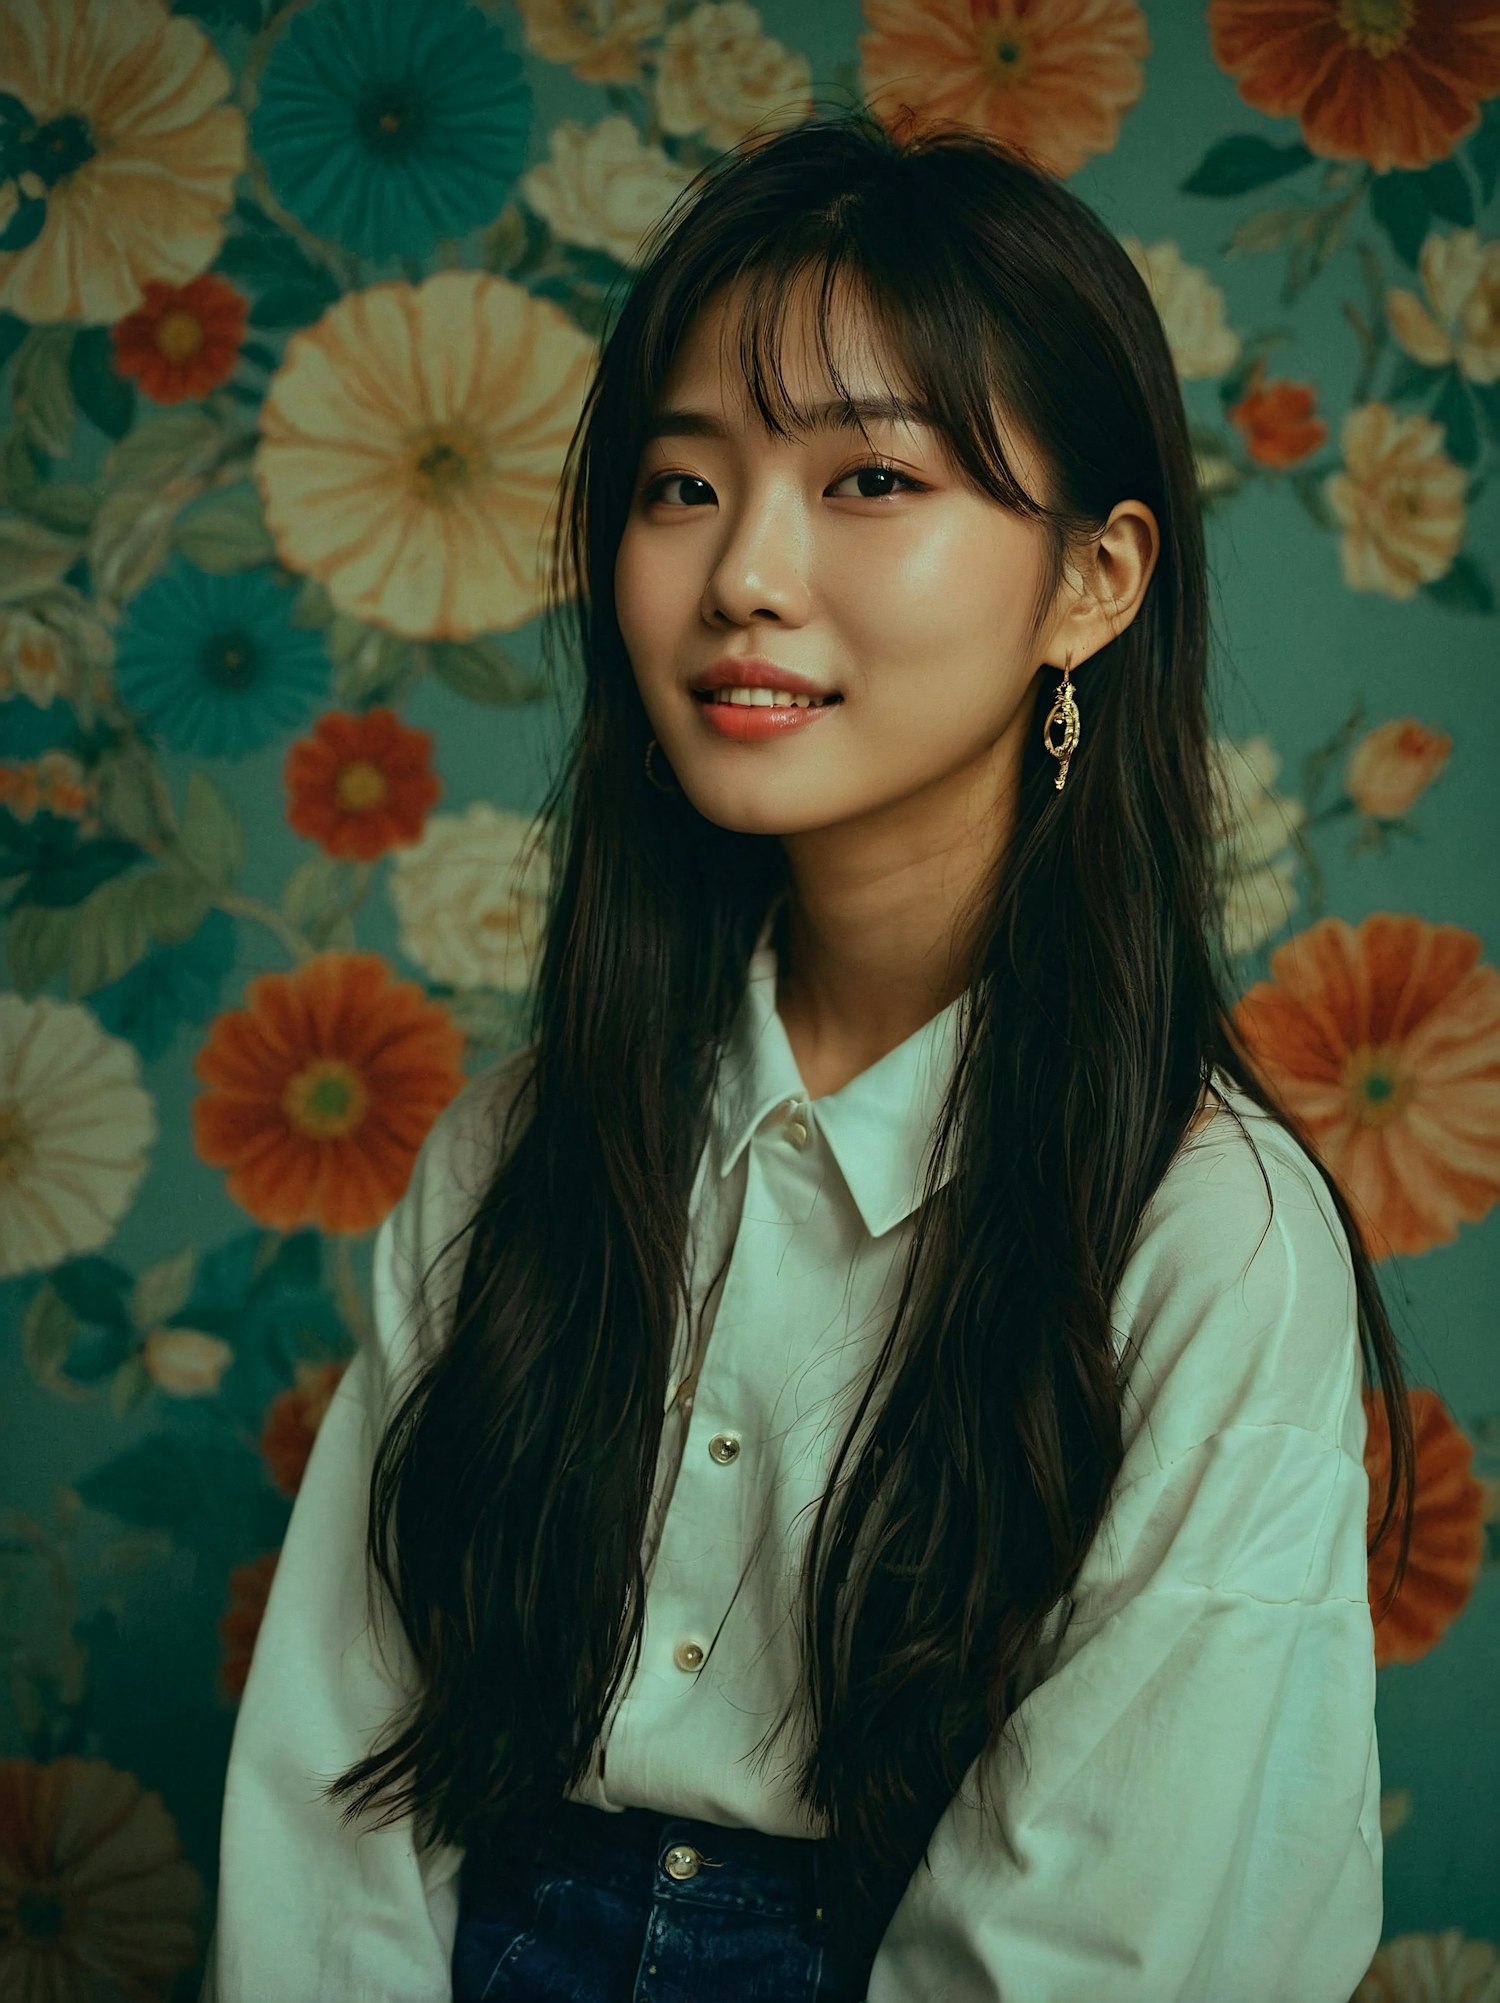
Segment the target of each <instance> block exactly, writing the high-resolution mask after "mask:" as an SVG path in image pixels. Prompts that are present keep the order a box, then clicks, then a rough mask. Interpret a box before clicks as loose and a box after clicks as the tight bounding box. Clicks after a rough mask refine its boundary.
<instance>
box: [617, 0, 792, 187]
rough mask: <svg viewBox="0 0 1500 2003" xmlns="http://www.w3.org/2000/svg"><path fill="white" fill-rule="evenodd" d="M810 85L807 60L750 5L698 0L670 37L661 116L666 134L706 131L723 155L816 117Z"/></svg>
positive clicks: (662, 71)
mask: <svg viewBox="0 0 1500 2003" xmlns="http://www.w3.org/2000/svg"><path fill="white" fill-rule="evenodd" d="M810 83H811V71H810V70H809V67H808V62H807V58H806V57H805V56H803V55H799V54H797V53H796V52H795V51H793V50H791V49H788V48H786V47H785V46H784V44H783V43H781V42H778V41H776V40H775V39H774V37H772V36H770V35H768V34H766V32H765V30H764V28H763V27H762V25H761V18H760V15H759V13H758V12H757V11H756V9H755V8H754V7H752V6H750V5H749V4H748V0H698V5H697V6H696V7H694V8H693V9H692V10H691V12H690V13H688V14H687V15H686V17H685V18H684V19H682V20H680V21H674V22H673V24H672V26H671V27H670V28H668V30H667V32H666V34H665V35H664V36H663V37H662V52H661V60H660V62H659V64H658V66H657V72H656V112H657V116H658V118H659V119H660V120H661V125H662V130H663V131H664V132H672V133H678V134H687V133H690V132H697V133H701V134H702V135H703V141H704V144H705V145H706V146H708V147H709V148H710V149H711V150H712V151H714V152H721V151H723V150H724V149H725V148H726V147H730V146H733V145H734V144H735V143H736V141H738V140H740V139H743V138H745V136H746V135H747V134H748V133H750V132H751V131H761V132H765V131H771V130H774V129H775V127H777V126H778V125H796V124H798V123H799V122H800V121H801V120H802V119H804V118H808V117H810V116H811V115H812V108H813V107H812V97H811V94H810Z"/></svg>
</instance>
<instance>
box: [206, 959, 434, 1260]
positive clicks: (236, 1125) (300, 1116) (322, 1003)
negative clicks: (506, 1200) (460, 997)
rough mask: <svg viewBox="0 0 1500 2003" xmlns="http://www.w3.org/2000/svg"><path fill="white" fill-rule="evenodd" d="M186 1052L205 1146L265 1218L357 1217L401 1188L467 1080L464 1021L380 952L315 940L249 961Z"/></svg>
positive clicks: (337, 1220) (374, 1212)
mask: <svg viewBox="0 0 1500 2003" xmlns="http://www.w3.org/2000/svg"><path fill="white" fill-rule="evenodd" d="M245 998H246V1002H247V1006H246V1007H244V1008H241V1009H231V1010H228V1011H226V1012H225V1013H224V1014H222V1015H220V1016H218V1017H217V1018H216V1020H215V1021H214V1023H213V1026H212V1028H211V1029H210V1031H209V1035H208V1039H207V1041H206V1042H205V1043H204V1045H203V1047H202V1049H201V1050H200V1051H199V1052H198V1054H197V1056H196V1057H195V1058H194V1060H193V1069H194V1071H195V1073H196V1074H197V1076H198V1077H199V1078H201V1079H202V1080H203V1082H204V1084H205V1085H207V1086H209V1087H210V1088H211V1089H210V1090H209V1091H208V1092H205V1093H203V1094H201V1095H200V1096H199V1098H197V1099H196V1100H195V1101H194V1103H193V1137H194V1141H195V1143H196V1145H197V1149H198V1153H199V1155H200V1156H201V1157H202V1159H203V1160H204V1161H205V1162H207V1163H208V1164H209V1165H210V1166H211V1167H214V1168H227V1169H228V1170H229V1171H230V1173H229V1177H228V1180H227V1182H226V1185H225V1186H226V1188H227V1189H228V1192H229V1194H230V1195H231V1196H232V1197H233V1198H234V1200H235V1202H236V1203H239V1204H242V1205H243V1206H244V1208H245V1209H246V1210H247V1211H249V1213H250V1215H251V1216H252V1217H254V1218H255V1219H256V1220H257V1221H258V1222H259V1223H261V1224H266V1225H269V1226H270V1227H271V1228H272V1229H273V1230H276V1231H295V1230H298V1229H300V1228H301V1227H302V1226H303V1225H306V1224H311V1225H313V1226H315V1227H316V1228H317V1229H318V1230H320V1231H347V1232H354V1231H368V1230H371V1229H373V1228H374V1226H375V1225H377V1224H379V1222H380V1221H381V1219H382V1218H383V1217H384V1216H385V1214H386V1212H387V1211H388V1210H390V1209H391V1208H392V1206H393V1205H394V1204H395V1203H396V1201H397V1199H398V1198H399V1197H400V1196H401V1194H402V1192H403V1190H404V1189H405V1188H406V1185H407V1182H408V1180H409V1179H410V1176H411V1168H412V1163H413V1161H414V1160H415V1159H416V1154H417V1149H418V1148H419V1147H420V1146H421V1144H422V1141H423V1139H424V1138H425V1136H426V1133H427V1130H428V1128H429V1127H430V1126H431V1125H432V1123H433V1121H434V1120H435V1119H436V1118H437V1116H438V1114H439V1113H440V1112H441V1111H442V1109H443V1107H444V1106H446V1105H447V1103H448V1101H449V1100H450V1099H452V1098H453V1097H454V1096H455V1095H456V1094H457V1093H458V1092H459V1091H460V1089H461V1088H462V1086H463V1084H464V1074H463V1072H462V1070H461V1069H460V1068H459V1060H460V1058H461V1057H462V1055H463V1050H464V1033H463V1031H462V1030H461V1029H460V1028H459V1026H458V1024H457V1023H456V1022H454V1020H453V1018H452V1017H451V1016H450V1015H449V1014H448V1012H447V1010H446V1009H444V1008H442V1007H440V1006H439V1005H438V1004H437V1003H436V1002H432V1001H429V1000H428V998H427V996H426V995H425V994H424V993H423V992H422V990H421V988H420V987H418V985H417V984H416V982H415V981H404V980H394V979H393V978H392V976H391V970H390V968H389V966H388V965H387V964H386V962H385V961H384V960H383V959H381V957H380V956H379V954H378V953H319V954H316V955H315V956H314V957H313V958H312V959H310V960H306V961H304V962H303V964H302V965H301V966H300V967H298V968H296V969H295V970H294V971H293V972H292V973H289V974H260V975H258V976H257V977H256V978H255V979H254V980H252V981H250V982H249V983H248V985H247V986H246V989H245Z"/></svg>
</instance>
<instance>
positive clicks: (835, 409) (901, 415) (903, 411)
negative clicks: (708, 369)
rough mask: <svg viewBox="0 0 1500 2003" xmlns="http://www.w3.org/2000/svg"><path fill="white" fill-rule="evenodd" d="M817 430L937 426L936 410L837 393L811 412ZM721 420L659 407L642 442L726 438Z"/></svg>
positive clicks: (886, 398) (900, 399)
mask: <svg viewBox="0 0 1500 2003" xmlns="http://www.w3.org/2000/svg"><path fill="white" fill-rule="evenodd" d="M811 417H812V424H813V428H814V429H815V430H818V431H837V430H848V431H853V430H854V429H855V428H856V426H857V425H859V424H911V425H927V426H935V424H936V414H935V413H934V412H933V411H932V410H931V409H929V408H928V407H927V406H926V405H925V404H921V403H912V402H908V401H907V400H906V399H905V398H903V397H896V396H862V397H851V398H849V399H848V400H847V401H846V400H845V399H843V398H841V397H835V398H833V399H831V400H830V401H829V402H827V403H820V404H815V405H814V406H813V408H812V412H811ZM729 435H730V434H729V432H728V431H727V429H726V428H725V426H724V424H723V423H722V421H721V420H720V419H719V418H718V417H716V416H715V415H714V413H713V412H712V411H709V410H683V409H673V410H659V411H657V413H656V414H655V416H654V417H652V418H651V420H650V421H649V423H648V424H647V426H646V430H645V433H644V436H643V441H642V442H643V443H646V444H649V443H650V442H651V440H652V439H653V438H727V437H728V436H729Z"/></svg>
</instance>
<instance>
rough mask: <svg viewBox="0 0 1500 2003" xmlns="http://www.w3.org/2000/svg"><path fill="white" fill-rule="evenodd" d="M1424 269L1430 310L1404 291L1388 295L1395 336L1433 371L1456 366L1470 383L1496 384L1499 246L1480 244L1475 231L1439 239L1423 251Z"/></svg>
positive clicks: (1429, 240) (1452, 233)
mask: <svg viewBox="0 0 1500 2003" xmlns="http://www.w3.org/2000/svg"><path fill="white" fill-rule="evenodd" d="M1419 269H1420V270H1421V273H1422V289H1423V291H1424V292H1425V293H1426V294H1427V301H1426V304H1425V305H1424V304H1423V302H1422V301H1421V300H1420V299H1419V298H1418V297H1417V295H1416V293H1415V292H1409V291H1408V290H1407V289H1406V288H1405V287H1404V286H1399V285H1395V286H1392V287H1391V288H1390V289H1389V291H1387V293H1386V295H1385V313H1386V318H1387V319H1388V320H1389V321H1390V323H1391V332H1392V333H1393V334H1394V335H1395V337H1396V339H1397V340H1398V341H1399V342H1400V344H1401V346H1402V347H1403V348H1404V349H1405V350H1406V352H1407V354H1409V355H1410V356H1411V357H1412V358H1413V360H1415V361H1418V362H1425V363H1426V364H1427V365H1428V367H1429V368H1446V367H1447V365H1448V364H1449V363H1450V362H1457V364H1458V370H1459V374H1460V375H1463V376H1467V377H1468V379H1469V381H1470V382H1474V383H1492V382H1494V381H1495V380H1496V378H1497V377H1500V242H1492V243H1486V244H1481V243H1480V241H1479V232H1478V231H1477V230H1473V229H1459V230H1452V231H1450V232H1449V234H1448V235H1447V236H1438V235H1437V234H1436V233H1434V234H1433V235H1431V236H1429V237H1428V238H1427V240H1426V242H1425V243H1424V244H1423V245H1422V254H1421V258H1420V259H1419ZM1429 309H1430V310H1429Z"/></svg>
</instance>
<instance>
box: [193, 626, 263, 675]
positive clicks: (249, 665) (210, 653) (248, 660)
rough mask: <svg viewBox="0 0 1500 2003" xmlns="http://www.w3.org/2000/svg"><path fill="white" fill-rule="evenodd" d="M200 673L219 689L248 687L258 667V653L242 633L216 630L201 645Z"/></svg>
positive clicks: (251, 642)
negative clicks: (201, 666) (216, 631)
mask: <svg viewBox="0 0 1500 2003" xmlns="http://www.w3.org/2000/svg"><path fill="white" fill-rule="evenodd" d="M202 665H203V672H204V674H205V675H206V676H207V678H208V679H209V681H211V682H213V683H214V684H215V685H216V686H217V687H219V688H221V689H243V688H248V687H249V686H250V684H251V682H253V681H254V679H255V676H256V672H257V670H258V669H259V667H260V653H259V649H258V648H257V647H256V644H255V642H254V640H252V639H251V637H250V635H249V634H248V633H246V632H242V631H240V630H238V629H236V630H235V631H233V632H230V633H216V634H214V636H213V637H212V638H211V639H210V640H209V641H208V642H207V644H206V645H205V646H204V649H203V654H202Z"/></svg>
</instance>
